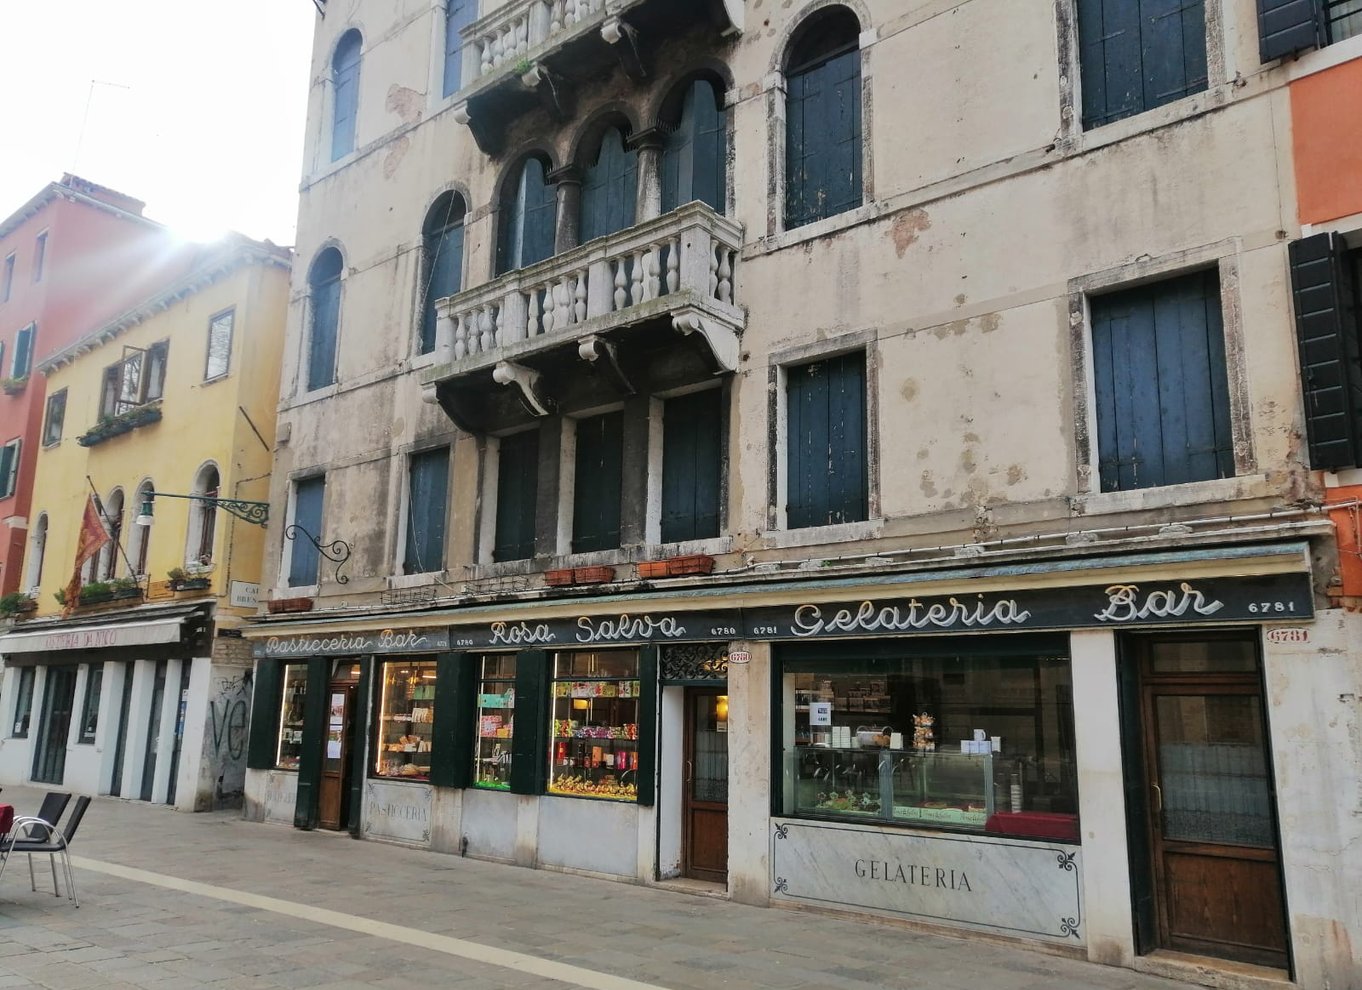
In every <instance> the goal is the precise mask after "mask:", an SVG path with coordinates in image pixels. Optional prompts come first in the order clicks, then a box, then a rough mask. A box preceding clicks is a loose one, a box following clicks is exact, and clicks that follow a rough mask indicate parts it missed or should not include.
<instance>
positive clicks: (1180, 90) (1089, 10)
mask: <svg viewBox="0 0 1362 990" xmlns="http://www.w3.org/2000/svg"><path fill="white" fill-rule="evenodd" d="M1078 45H1079V71H1080V75H1081V77H1082V90H1083V126H1084V127H1089V128H1091V127H1100V126H1101V125H1103V124H1109V123H1111V122H1112V121H1115V120H1120V119H1121V118H1123V117H1129V116H1131V115H1132V114H1137V113H1142V112H1144V111H1145V110H1152V109H1154V108H1155V107H1158V106H1162V105H1163V104H1165V103H1171V102H1173V101H1174V100H1180V99H1182V98H1183V97H1184V96H1189V95H1191V94H1192V93H1199V92H1202V91H1203V90H1205V89H1206V86H1207V84H1208V78H1209V77H1208V74H1207V68H1206V9H1205V3H1204V2H1203V0H1078Z"/></svg>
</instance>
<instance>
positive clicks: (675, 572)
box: [667, 553, 714, 577]
mask: <svg viewBox="0 0 1362 990" xmlns="http://www.w3.org/2000/svg"><path fill="white" fill-rule="evenodd" d="M713 571H714V558H713V557H711V556H709V555H708V554H703V553H693V554H688V555H687V556H684V557H672V558H671V559H669V560H668V561H667V573H668V574H669V575H670V576H672V577H680V576H682V575H684V574H710V573H712V572H713Z"/></svg>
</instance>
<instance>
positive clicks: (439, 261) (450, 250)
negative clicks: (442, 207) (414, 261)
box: [421, 223, 463, 354]
mask: <svg viewBox="0 0 1362 990" xmlns="http://www.w3.org/2000/svg"><path fill="white" fill-rule="evenodd" d="M425 255H426V257H425V261H426V291H425V305H424V306H422V308H421V353H422V354H429V353H430V352H431V351H433V350H435V321H436V313H435V304H436V302H438V301H439V300H441V299H443V298H445V297H446V296H452V295H454V294H456V293H457V292H458V291H459V288H460V283H461V281H462V279H463V224H462V223H460V224H458V225H456V226H453V227H446V228H445V229H444V230H441V231H440V232H439V233H437V234H435V235H433V236H430V237H427V238H426V245H425Z"/></svg>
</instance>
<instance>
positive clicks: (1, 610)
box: [0, 591, 38, 619]
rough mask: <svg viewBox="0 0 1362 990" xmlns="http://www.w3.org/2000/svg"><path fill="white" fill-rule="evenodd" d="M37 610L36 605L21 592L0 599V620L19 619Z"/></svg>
mask: <svg viewBox="0 0 1362 990" xmlns="http://www.w3.org/2000/svg"><path fill="white" fill-rule="evenodd" d="M37 610H38V603H37V602H36V601H34V600H33V599H32V598H30V597H28V595H26V594H24V593H23V592H22V591H12V592H10V593H9V594H8V595H4V596H3V597H0V619H9V618H13V619H21V618H23V617H25V616H28V615H32V614H33V613H34V612H36V611H37Z"/></svg>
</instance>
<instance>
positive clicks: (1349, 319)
mask: <svg viewBox="0 0 1362 990" xmlns="http://www.w3.org/2000/svg"><path fill="white" fill-rule="evenodd" d="M1289 256H1290V260H1291V295H1292V300H1293V301H1294V303H1295V310H1296V345H1297V348H1298V349H1299V353H1300V369H1301V394H1302V397H1303V398H1304V400H1305V425H1306V431H1307V434H1308V435H1309V438H1310V466H1311V467H1313V468H1316V469H1318V470H1337V469H1339V468H1352V467H1357V466H1358V465H1359V464H1362V346H1360V345H1359V340H1358V337H1359V326H1358V323H1359V314H1358V310H1357V287H1356V285H1355V280H1356V272H1355V271H1354V270H1353V265H1351V264H1349V259H1348V257H1347V256H1346V255H1345V254H1344V252H1343V244H1342V242H1341V240H1340V239H1339V238H1338V237H1337V235H1335V234H1316V235H1315V236H1313V237H1307V238H1305V239H1304V240H1300V241H1296V242H1295V243H1293V244H1292V245H1291V247H1290V249H1289Z"/></svg>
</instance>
